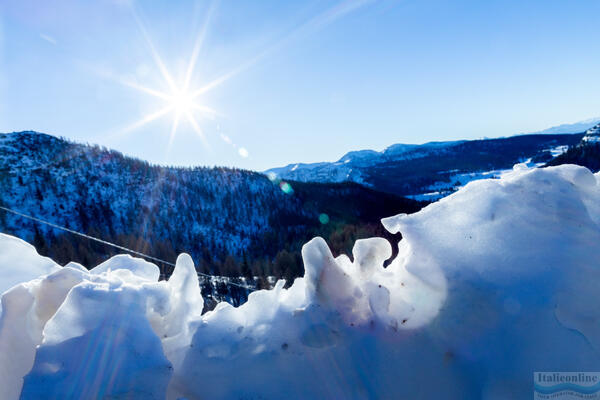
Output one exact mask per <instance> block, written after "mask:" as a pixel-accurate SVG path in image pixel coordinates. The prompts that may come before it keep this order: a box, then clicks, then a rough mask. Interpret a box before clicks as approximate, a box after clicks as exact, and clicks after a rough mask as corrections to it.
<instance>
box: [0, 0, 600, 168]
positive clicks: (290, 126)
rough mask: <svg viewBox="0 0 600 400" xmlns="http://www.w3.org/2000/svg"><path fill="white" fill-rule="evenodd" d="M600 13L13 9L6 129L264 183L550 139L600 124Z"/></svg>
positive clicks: (446, 6) (113, 6) (391, 5)
mask: <svg viewBox="0 0 600 400" xmlns="http://www.w3.org/2000/svg"><path fill="white" fill-rule="evenodd" d="M598 11H600V4H598V3H595V2H592V1H584V2H579V3H576V4H567V3H563V2H559V1H550V2H547V1H546V2H541V1H538V2H531V3H529V4H522V3H521V2H517V1H511V2H485V4H483V3H480V2H473V1H460V2H452V3H449V2H444V1H430V2H415V1H369V0H354V1H311V2H308V3H302V4H300V3H284V4H282V3H279V2H276V1H265V2H260V3H254V4H237V3H233V2H229V1H225V0H224V1H221V2H216V1H214V2H199V1H191V0H190V1H182V2H177V3H172V2H153V3H152V4H143V3H141V2H137V1H133V0H132V1H128V0H102V1H99V2H95V3H88V2H82V1H80V0H60V1H58V2H54V3H53V4H45V3H42V4H37V3H35V2H32V1H30V0H26V1H9V2H5V3H3V4H2V5H0V131H3V132H11V131H22V130H35V131H39V132H44V133H49V134H52V135H55V136H64V137H67V138H69V139H73V140H75V141H78V142H90V143H96V144H99V145H103V146H106V147H109V148H113V149H116V150H119V151H121V152H123V153H125V154H127V155H131V156H134V157H138V158H142V159H145V160H148V161H150V162H152V163H156V164H163V165H165V164H167V165H179V166H186V165H209V166H212V165H223V166H235V167H240V168H245V169H252V170H258V171H262V170H265V169H268V168H272V167H277V166H283V165H286V164H290V163H296V162H304V163H310V162H319V161H335V160H337V159H339V158H340V157H341V156H342V155H344V154H345V153H347V152H348V151H354V150H363V149H374V150H382V149H384V148H386V147H387V146H390V145H392V144H395V143H424V142H429V141H447V140H460V139H467V140H468V139H477V138H482V137H501V136H512V135H516V134H520V133H523V132H535V131H540V130H544V129H547V128H549V127H551V126H557V125H561V124H565V123H566V124H568V123H573V122H576V121H582V120H588V119H590V118H593V117H595V116H598V110H600V99H598V98H597V96H595V93H598V91H599V90H600V82H599V80H598V79H597V77H596V76H597V71H596V66H597V65H598V62H599V61H600V54H599V53H598V52H596V51H594V50H593V49H594V48H595V47H596V46H597V42H598V36H599V34H598V32H596V31H595V30H594V26H595V25H594V24H595V16H596V15H598ZM106 26H110V27H111V29H110V30H107V29H106ZM188 114H190V115H191V117H188ZM178 116H179V118H177V117H178ZM176 119H177V124H174V121H175V120H176ZM200 132H201V134H200Z"/></svg>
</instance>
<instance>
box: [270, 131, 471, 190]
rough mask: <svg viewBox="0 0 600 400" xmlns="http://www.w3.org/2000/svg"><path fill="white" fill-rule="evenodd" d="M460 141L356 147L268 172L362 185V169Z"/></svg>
mask: <svg viewBox="0 0 600 400" xmlns="http://www.w3.org/2000/svg"><path fill="white" fill-rule="evenodd" d="M460 143H463V141H453V142H430V143H425V144H421V145H416V144H395V145H392V146H390V147H388V148H386V149H385V150H383V151H375V150H358V151H351V152H349V153H346V154H345V155H344V156H343V157H342V158H340V159H339V160H338V161H336V162H333V163H327V162H320V163H312V164H304V163H297V164H289V165H287V166H285V167H281V168H271V169H269V170H267V171H266V173H267V174H268V175H271V176H275V177H278V178H281V179H289V180H295V181H302V182H345V181H351V182H357V183H362V184H365V183H366V182H365V171H364V169H366V168H369V167H372V166H374V165H376V164H380V163H384V162H386V161H391V160H410V159H413V158H421V157H424V156H427V155H431V154H437V153H439V152H440V150H443V149H445V148H448V147H453V146H455V145H457V144H460Z"/></svg>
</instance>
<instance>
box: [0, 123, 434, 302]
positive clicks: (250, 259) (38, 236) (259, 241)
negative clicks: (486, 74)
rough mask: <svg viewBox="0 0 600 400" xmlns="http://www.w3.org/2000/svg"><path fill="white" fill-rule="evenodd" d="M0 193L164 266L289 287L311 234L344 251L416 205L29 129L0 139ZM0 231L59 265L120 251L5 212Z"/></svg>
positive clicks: (6, 201)
mask: <svg viewBox="0 0 600 400" xmlns="http://www.w3.org/2000/svg"><path fill="white" fill-rule="evenodd" d="M0 187H2V191H1V192H0V205H1V206H3V207H8V208H10V209H14V210H17V211H19V212H22V213H24V214H27V215H31V216H34V217H37V218H40V219H43V220H46V221H49V222H52V223H55V224H57V225H60V226H63V227H66V228H68V229H72V230H75V231H78V232H82V233H85V234H88V235H91V236H94V237H97V238H100V239H102V240H105V241H109V242H112V243H116V244H117V245H120V246H124V247H127V248H130V249H133V250H136V251H140V252H143V253H145V254H149V255H151V256H154V257H158V258H160V259H163V260H166V261H168V262H171V263H174V261H175V258H176V256H177V255H178V254H179V253H181V252H187V253H189V254H190V255H191V256H192V257H193V259H194V261H195V264H196V266H197V268H198V270H199V271H200V272H204V273H207V274H212V275H226V276H231V277H237V276H246V277H252V276H260V277H263V278H264V277H266V276H274V277H277V278H279V277H285V278H287V279H288V280H291V279H292V278H294V277H295V276H298V274H300V273H301V272H302V265H301V261H300V247H301V245H302V244H303V243H305V242H306V241H308V240H309V239H311V238H312V237H314V236H316V235H320V236H323V237H326V238H328V239H329V240H330V241H332V243H334V251H336V252H338V253H339V252H349V251H350V249H351V245H352V243H353V241H354V240H355V239H357V238H360V237H365V236H372V235H373V234H380V232H381V231H383V229H382V228H381V227H380V224H379V219H380V218H382V217H386V216H390V215H394V214H397V213H400V212H407V213H411V212H414V211H417V210H418V209H420V208H421V207H422V205H423V204H422V203H419V202H416V201H414V200H408V199H404V198H401V197H399V196H396V195H391V194H386V195H382V194H380V193H378V192H376V191H374V190H373V189H369V188H365V187H363V186H360V185H358V184H356V183H349V182H347V183H337V184H312V183H295V182H282V181H279V180H269V179H268V178H267V177H266V176H265V175H263V174H260V173H256V172H251V171H245V170H240V169H230V168H205V167H195V168H172V167H162V166H156V165H151V164H149V163H148V162H145V161H141V160H138V159H134V158H129V157H126V156H124V155H123V154H121V153H119V152H116V151H113V150H109V149H106V148H102V147H99V146H90V145H84V144H79V143H73V142H69V141H67V140H64V139H60V138H57V137H54V136H50V135H46V134H41V133H37V132H18V133H9V134H0ZM0 232H4V233H8V234H12V235H15V236H18V237H20V238H22V239H24V240H26V241H28V242H30V243H33V244H34V245H35V246H36V248H37V249H38V251H40V253H41V254H42V255H46V256H50V257H52V258H53V259H54V260H56V261H58V262H60V263H63V264H64V263H66V262H69V261H76V262H80V263H82V264H84V265H86V266H94V265H97V264H98V263H100V262H102V261H104V260H105V259H107V258H108V257H109V256H111V255H114V254H117V253H121V252H122V251H121V250H116V249H114V248H112V247H109V246H106V245H104V244H101V243H97V242H93V241H90V240H88V239H86V238H82V237H78V236H74V235H72V234H70V233H65V232H62V231H60V230H56V229H54V228H52V227H50V226H48V225H44V224H40V223H37V222H34V221H31V220H28V219H24V218H23V217H21V216H17V215H14V214H10V213H6V212H4V211H0ZM161 268H162V270H163V271H162V272H163V274H165V275H169V273H170V270H171V267H170V266H169V265H161ZM213 283H214V284H215V285H218V284H219V283H218V282H216V283H215V282H213ZM263 284H264V283H263ZM213 286H214V285H213ZM223 290H225V291H227V289H223Z"/></svg>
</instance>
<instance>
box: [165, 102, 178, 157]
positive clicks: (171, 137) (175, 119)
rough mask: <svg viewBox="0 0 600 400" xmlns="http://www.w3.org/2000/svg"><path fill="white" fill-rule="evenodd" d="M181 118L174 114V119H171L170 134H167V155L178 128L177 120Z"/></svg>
mask: <svg viewBox="0 0 600 400" xmlns="http://www.w3.org/2000/svg"><path fill="white" fill-rule="evenodd" d="M180 118H181V113H178V112H176V113H175V117H174V118H173V125H172V126H171V133H170V134H169V144H168V146H167V154H168V153H169V152H170V150H171V146H173V141H174V140H175V133H176V132H177V127H178V126H179V119H180Z"/></svg>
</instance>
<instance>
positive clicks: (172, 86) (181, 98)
mask: <svg viewBox="0 0 600 400" xmlns="http://www.w3.org/2000/svg"><path fill="white" fill-rule="evenodd" d="M134 17H135V20H136V22H137V23H138V27H139V29H140V31H141V33H142V35H143V37H144V39H145V40H146V43H147V45H148V48H149V49H150V52H151V55H152V58H153V60H154V63H155V65H156V67H157V69H158V70H159V71H160V75H161V77H162V78H163V80H164V84H166V85H162V86H166V87H168V90H167V91H162V90H158V89H154V88H152V87H149V86H144V85H141V84H139V83H137V82H136V81H131V80H122V81H121V83H123V84H124V85H126V86H129V87H131V88H134V89H137V90H139V91H140V92H143V93H145V94H148V95H151V96H154V97H157V98H159V99H161V100H162V101H163V102H164V106H163V107H162V108H161V109H159V110H157V111H156V112H153V113H151V114H148V115H145V116H144V117H142V119H140V120H139V121H137V122H135V123H134V124H132V125H130V126H129V127H128V128H126V131H130V130H133V129H137V128H139V127H141V126H143V125H146V124H148V123H150V122H152V121H154V120H156V119H159V118H162V117H165V116H168V115H171V116H172V125H171V132H170V134H169V146H168V148H167V151H168V150H169V149H170V148H171V145H172V143H173V140H174V139H175V135H176V133H177V129H178V127H179V126H180V123H181V122H182V120H183V121H185V122H187V123H188V124H189V125H190V126H191V127H192V128H193V130H194V132H196V133H197V134H198V136H199V137H200V138H201V139H202V141H203V143H204V144H205V145H207V143H206V138H205V136H204V133H203V131H202V129H201V128H200V124H199V123H198V119H199V118H204V117H209V118H214V116H216V115H217V112H216V111H215V110H213V109H212V108H210V107H208V106H206V105H203V104H201V103H199V101H198V99H199V98H200V96H201V95H202V94H204V93H206V92H208V91H209V90H211V89H213V88H214V87H216V86H218V85H220V84H221V83H223V82H224V81H225V80H227V79H228V78H229V76H230V74H226V75H224V76H221V77H219V78H218V79H215V80H213V81H211V82H209V83H208V84H205V85H204V86H199V87H193V86H192V85H191V82H192V75H193V72H194V70H195V67H196V63H197V60H198V54H199V52H200V47H201V44H202V41H203V38H204V33H205V32H202V33H201V34H200V35H199V36H198V38H197V40H196V43H195V45H194V48H193V50H192V54H191V57H190V60H189V63H188V65H187V71H186V73H185V76H183V77H182V79H179V80H178V81H177V82H176V80H175V79H174V78H173V75H172V74H171V72H170V71H169V70H168V69H167V67H166V65H165V63H164V62H163V60H162V58H161V57H160V55H159V54H158V51H157V50H156V48H155V47H154V44H153V43H152V41H151V40H150V36H149V35H148V32H147V31H146V28H145V27H144V25H143V23H142V21H141V20H140V19H139V18H138V17H137V14H135V13H134Z"/></svg>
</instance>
